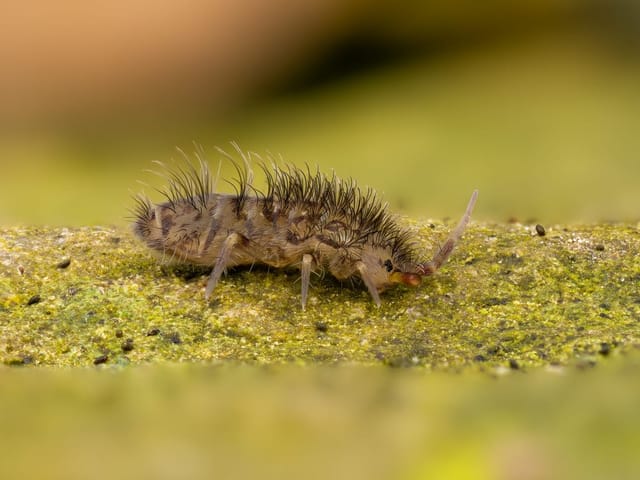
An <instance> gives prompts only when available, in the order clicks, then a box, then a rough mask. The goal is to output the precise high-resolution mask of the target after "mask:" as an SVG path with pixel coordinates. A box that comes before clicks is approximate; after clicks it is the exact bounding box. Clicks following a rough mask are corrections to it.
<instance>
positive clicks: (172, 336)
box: [167, 332, 182, 345]
mask: <svg viewBox="0 0 640 480" xmlns="http://www.w3.org/2000/svg"><path fill="white" fill-rule="evenodd" d="M167 340H169V342H171V343H173V344H174V345H180V344H181V343H182V338H180V334H179V333H178V332H172V333H169V334H168V335H167Z"/></svg>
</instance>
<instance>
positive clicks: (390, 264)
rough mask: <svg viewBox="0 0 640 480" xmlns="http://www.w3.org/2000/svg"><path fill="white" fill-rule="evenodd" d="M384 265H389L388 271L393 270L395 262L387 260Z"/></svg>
mask: <svg viewBox="0 0 640 480" xmlns="http://www.w3.org/2000/svg"><path fill="white" fill-rule="evenodd" d="M384 266H385V267H387V272H390V271H392V270H393V263H391V260H386V261H385V262H384Z"/></svg>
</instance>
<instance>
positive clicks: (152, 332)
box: [147, 328, 160, 337]
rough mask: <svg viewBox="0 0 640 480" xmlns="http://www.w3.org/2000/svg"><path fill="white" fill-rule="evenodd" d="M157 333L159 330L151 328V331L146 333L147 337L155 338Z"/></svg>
mask: <svg viewBox="0 0 640 480" xmlns="http://www.w3.org/2000/svg"><path fill="white" fill-rule="evenodd" d="M159 333H160V329H159V328H152V329H151V330H149V331H147V337H155V336H156V335H158V334H159Z"/></svg>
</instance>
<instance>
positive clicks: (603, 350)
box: [598, 342, 611, 357]
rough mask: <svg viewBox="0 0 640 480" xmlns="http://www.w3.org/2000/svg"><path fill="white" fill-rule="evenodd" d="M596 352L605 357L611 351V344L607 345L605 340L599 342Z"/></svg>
mask: <svg viewBox="0 0 640 480" xmlns="http://www.w3.org/2000/svg"><path fill="white" fill-rule="evenodd" d="M598 353H599V354H600V355H602V356H604V357H606V356H607V355H609V353H611V345H609V344H608V343H607V342H602V343H601V344H600V350H598Z"/></svg>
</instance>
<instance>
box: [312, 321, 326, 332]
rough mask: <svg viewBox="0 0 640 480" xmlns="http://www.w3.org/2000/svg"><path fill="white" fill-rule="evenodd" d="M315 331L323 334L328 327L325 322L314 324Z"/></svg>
mask: <svg viewBox="0 0 640 480" xmlns="http://www.w3.org/2000/svg"><path fill="white" fill-rule="evenodd" d="M315 327H316V331H318V332H322V333H325V332H326V331H327V330H328V329H329V326H328V325H327V324H326V323H325V322H316V323H315Z"/></svg>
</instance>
